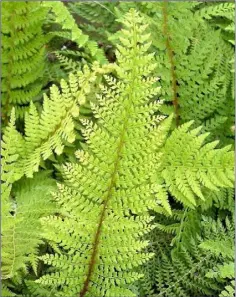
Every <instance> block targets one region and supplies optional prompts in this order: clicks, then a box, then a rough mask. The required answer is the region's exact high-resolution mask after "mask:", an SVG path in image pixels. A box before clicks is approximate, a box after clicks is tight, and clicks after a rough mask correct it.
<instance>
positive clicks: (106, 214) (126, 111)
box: [37, 10, 171, 297]
mask: <svg viewBox="0 0 236 297" xmlns="http://www.w3.org/2000/svg"><path fill="white" fill-rule="evenodd" d="M123 25H124V26H125V27H126V29H125V30H123V31H122V35H123V36H122V38H121V44H120V45H118V51H117V57H118V62H119V64H118V65H117V66H116V73H117V78H113V77H108V76H105V79H106V84H107V86H101V91H102V94H101V95H98V105H93V106H92V109H93V110H94V112H95V115H96V117H97V118H98V121H97V122H96V123H95V124H93V123H92V122H90V121H88V120H84V121H82V122H83V124H84V125H85V126H86V128H85V129H84V130H83V131H82V132H83V134H84V137H85V140H86V147H85V151H78V153H77V157H78V158H79V161H80V164H76V163H72V164H67V165H66V166H65V167H64V170H63V176H64V181H65V182H64V184H63V185H60V186H59V191H58V193H56V194H55V199H56V200H57V201H58V203H59V204H60V205H61V208H62V209H63V212H64V213H67V214H68V215H67V217H66V218H64V219H63V220H62V219H61V218H59V217H55V216H54V217H52V216H51V217H48V218H45V219H43V220H42V222H43V226H44V230H45V237H46V238H47V239H50V240H52V241H54V242H56V243H57V244H58V245H59V246H60V248H61V249H62V253H61V254H58V253H55V254H54V255H52V254H46V255H44V256H42V259H43V260H44V262H45V263H47V264H49V265H51V266H53V267H55V268H56V271H55V272H52V273H50V274H47V275H45V276H42V277H41V278H40V279H39V280H37V282H39V283H41V284H44V285H46V286H49V287H53V286H56V287H57V288H59V287H61V285H63V287H61V289H60V291H59V292H58V293H57V295H58V296H62V295H63V296H64V295H67V296H73V295H76V294H79V295H80V296H81V297H82V296H85V295H88V296H134V293H133V292H132V291H131V290H130V289H129V285H131V284H133V283H134V282H135V281H136V280H138V279H139V278H140V277H142V274H141V273H139V272H137V267H138V266H139V265H141V264H142V263H144V262H146V261H148V260H149V259H150V258H151V256H152V255H151V254H148V253H145V251H143V249H144V248H145V247H146V246H147V244H148V242H147V241H146V240H141V238H140V237H142V236H143V235H144V234H146V233H148V232H149V231H150V230H151V229H152V228H153V226H150V222H151V220H152V217H151V216H150V215H149V214H148V210H149V209H152V208H155V207H156V200H157V199H156V197H155V195H153V190H152V187H154V182H153V184H152V182H150V180H151V178H152V176H153V174H154V173H155V170H156V166H158V162H159V153H158V150H159V149H160V147H161V146H162V145H163V142H164V140H165V137H166V135H167V131H168V129H169V127H170V123H171V118H170V119H168V120H166V121H164V122H163V123H162V124H160V125H157V124H158V123H159V121H160V120H161V119H162V117H157V116H155V115H154V112H155V111H156V110H157V109H158V107H159V103H157V102H155V101H154V102H153V101H151V99H152V98H153V96H154V95H156V94H157V93H158V91H159V88H158V87H157V85H156V78H153V77H151V76H150V75H151V73H152V72H153V70H154V67H155V63H153V55H152V54H147V53H146V51H147V50H148V48H149V46H150V42H149V40H148V38H147V35H146V34H144V30H145V28H146V26H145V25H143V19H142V18H141V17H140V16H139V15H138V13H137V12H135V11H133V10H132V11H130V12H129V13H128V14H127V15H126V17H125V19H124V20H123ZM68 201H70V203H68ZM81 227H82V228H81ZM64 251H65V252H66V253H64ZM77 263H81V265H77Z"/></svg>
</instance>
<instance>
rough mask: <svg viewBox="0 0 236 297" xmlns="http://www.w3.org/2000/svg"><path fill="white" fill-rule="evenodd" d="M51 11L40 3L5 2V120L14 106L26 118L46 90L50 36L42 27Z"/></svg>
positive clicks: (5, 120)
mask: <svg viewBox="0 0 236 297" xmlns="http://www.w3.org/2000/svg"><path fill="white" fill-rule="evenodd" d="M46 15H47V10H46V9H45V8H42V7H41V5H40V3H37V2H35V3H32V2H20V3H17V2H12V1H10V2H9V1H8V2H4V3H2V36H1V38H2V119H3V123H4V124H6V123H7V122H8V118H9V116H10V113H11V109H12V106H14V107H15V109H16V115H17V117H20V118H23V116H24V112H25V111H26V110H27V109H28V105H29V102H30V101H31V100H32V99H34V98H36V96H38V95H39V93H40V92H41V90H42V87H43V77H44V71H45V67H46V64H45V63H46V60H45V58H46V49H45V44H46V42H47V37H46V36H45V35H44V33H43V29H42V25H43V22H44V19H45V18H46Z"/></svg>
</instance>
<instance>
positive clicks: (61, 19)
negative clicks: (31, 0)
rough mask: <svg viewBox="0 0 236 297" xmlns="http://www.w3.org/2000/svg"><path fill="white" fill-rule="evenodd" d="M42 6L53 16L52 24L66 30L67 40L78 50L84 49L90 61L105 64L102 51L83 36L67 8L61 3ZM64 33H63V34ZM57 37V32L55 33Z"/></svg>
mask: <svg viewBox="0 0 236 297" xmlns="http://www.w3.org/2000/svg"><path fill="white" fill-rule="evenodd" d="M43 6H45V7H47V8H49V9H50V10H51V11H52V13H53V16H54V22H56V23H58V24H60V25H61V26H62V29H64V30H67V31H65V33H69V34H68V35H66V37H68V38H67V39H71V40H72V41H74V42H76V43H77V45H78V46H79V48H81V47H85V50H86V51H88V52H89V54H90V56H91V57H92V59H94V60H95V61H98V62H100V63H101V64H104V63H106V58H105V56H104V54H103V51H102V50H101V49H99V48H98V45H97V43H96V42H95V41H91V40H89V36H88V35H86V34H84V33H83V31H82V30H81V29H80V28H79V27H78V25H77V24H76V22H75V20H74V18H73V16H72V15H71V14H70V12H69V11H68V9H67V7H66V6H65V5H64V4H63V3H62V2H56V3H55V2H51V1H49V2H47V1H44V2H43ZM63 33H64V32H63ZM56 35H58V32H56Z"/></svg>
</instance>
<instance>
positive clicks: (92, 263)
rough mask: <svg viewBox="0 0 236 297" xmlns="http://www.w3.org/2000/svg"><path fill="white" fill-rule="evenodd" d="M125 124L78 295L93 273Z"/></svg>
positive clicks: (86, 287)
mask: <svg viewBox="0 0 236 297" xmlns="http://www.w3.org/2000/svg"><path fill="white" fill-rule="evenodd" d="M125 126H126V123H124V126H123V131H122V134H121V137H120V142H119V146H118V150H117V159H116V162H115V167H114V171H113V173H112V176H111V183H110V186H109V188H108V192H107V195H106V197H105V199H104V203H103V209H102V212H101V215H100V219H99V223H98V227H97V231H96V233H95V238H94V242H93V252H92V255H91V259H90V262H89V267H88V273H87V277H86V280H85V282H84V286H83V288H82V290H81V292H80V295H79V296H80V297H84V296H85V294H86V293H87V291H88V288H89V282H90V280H91V276H92V273H93V270H94V267H95V264H96V256H97V254H98V246H99V240H100V235H101V232H102V224H103V221H104V219H105V214H106V210H107V205H108V202H109V200H110V198H111V195H112V189H113V187H114V185H115V179H116V174H117V170H118V166H119V161H120V156H121V150H122V147H123V143H124V132H125V128H126V127H125Z"/></svg>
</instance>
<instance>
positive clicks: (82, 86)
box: [5, 64, 112, 177]
mask: <svg viewBox="0 0 236 297" xmlns="http://www.w3.org/2000/svg"><path fill="white" fill-rule="evenodd" d="M111 69H112V68H111V67H110V66H109V65H107V66H104V67H103V68H99V67H98V65H97V64H94V65H93V70H92V72H91V71H90V70H89V68H88V67H84V69H83V71H80V72H78V73H77V74H76V75H73V74H71V75H70V77H69V82H68V83H67V82H66V81H65V80H62V81H61V85H60V88H61V91H60V89H59V88H58V87H57V86H55V85H54V86H52V87H51V89H50V98H49V97H48V96H47V95H46V94H45V95H44V102H43V110H42V112H41V114H39V113H38V111H37V110H36V107H35V106H34V104H33V103H31V104H30V109H29V112H28V113H26V115H25V136H22V135H21V134H20V133H18V132H17V131H15V132H14V133H15V134H17V135H18V138H19V139H20V141H18V142H17V143H16V147H15V150H16V152H17V154H18V158H17V161H16V162H15V165H14V166H16V167H17V168H18V169H19V171H20V173H19V174H21V176H22V175H24V174H25V175H26V176H28V177H32V176H33V173H34V172H36V171H38V168H39V165H40V162H41V159H43V160H45V159H47V158H48V157H49V156H50V155H52V153H53V151H54V152H55V153H56V154H61V153H62V151H63V147H64V143H66V142H69V143H72V142H73V141H74V140H75V137H76V136H75V132H74V130H75V125H74V122H73V119H74V118H76V117H78V115H79V105H81V104H83V103H84V102H85V100H86V95H87V94H88V93H89V92H90V91H91V88H92V84H93V82H94V81H96V77H97V74H99V73H106V72H109V71H110V70H111ZM5 139H6V141H10V140H8V136H5Z"/></svg>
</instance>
